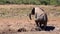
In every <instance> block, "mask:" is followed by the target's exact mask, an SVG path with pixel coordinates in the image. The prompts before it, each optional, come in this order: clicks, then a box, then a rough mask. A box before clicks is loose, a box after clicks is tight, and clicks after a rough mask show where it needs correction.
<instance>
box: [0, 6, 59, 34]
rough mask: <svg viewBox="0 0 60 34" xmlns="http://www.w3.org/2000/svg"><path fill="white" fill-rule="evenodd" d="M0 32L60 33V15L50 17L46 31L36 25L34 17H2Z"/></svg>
mask: <svg viewBox="0 0 60 34" xmlns="http://www.w3.org/2000/svg"><path fill="white" fill-rule="evenodd" d="M3 6H4V5H3ZM3 6H2V5H1V7H2V8H4V7H3ZM5 8H6V7H5ZM0 34H60V17H48V24H47V26H46V29H45V31H44V30H42V31H40V29H39V28H37V27H36V24H35V21H34V19H32V20H30V19H29V17H28V16H27V17H23V18H0Z"/></svg>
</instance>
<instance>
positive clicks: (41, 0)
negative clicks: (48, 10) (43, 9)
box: [0, 0, 60, 5]
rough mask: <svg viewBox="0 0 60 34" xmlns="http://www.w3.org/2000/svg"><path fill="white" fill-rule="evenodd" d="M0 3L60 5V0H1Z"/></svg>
mask: <svg viewBox="0 0 60 34" xmlns="http://www.w3.org/2000/svg"><path fill="white" fill-rule="evenodd" d="M0 4H35V5H40V4H41V5H42V4H43V5H60V0H0Z"/></svg>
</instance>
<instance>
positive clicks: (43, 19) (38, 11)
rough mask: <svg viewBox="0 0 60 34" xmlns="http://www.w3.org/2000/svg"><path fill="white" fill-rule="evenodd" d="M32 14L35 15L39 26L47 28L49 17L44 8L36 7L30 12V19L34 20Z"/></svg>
mask: <svg viewBox="0 0 60 34" xmlns="http://www.w3.org/2000/svg"><path fill="white" fill-rule="evenodd" d="M31 15H34V16H35V23H36V25H37V27H42V26H44V29H45V28H46V26H47V21H48V17H47V13H46V12H45V11H44V10H43V9H42V8H40V7H34V8H33V9H32V11H31V13H29V18H30V20H32V18H31Z"/></svg>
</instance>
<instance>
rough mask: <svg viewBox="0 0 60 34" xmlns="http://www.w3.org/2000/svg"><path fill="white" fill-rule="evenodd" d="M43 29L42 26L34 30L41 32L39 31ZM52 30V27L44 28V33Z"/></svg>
mask: <svg viewBox="0 0 60 34" xmlns="http://www.w3.org/2000/svg"><path fill="white" fill-rule="evenodd" d="M43 27H44V26H42V27H39V28H37V29H36V30H37V31H41V29H42V30H43V29H44V28H43ZM54 29H55V27H54V26H46V28H45V29H44V31H53V30H54Z"/></svg>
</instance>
